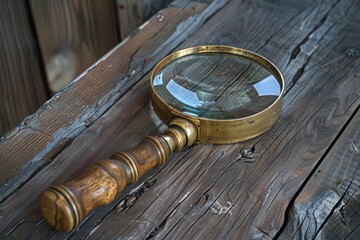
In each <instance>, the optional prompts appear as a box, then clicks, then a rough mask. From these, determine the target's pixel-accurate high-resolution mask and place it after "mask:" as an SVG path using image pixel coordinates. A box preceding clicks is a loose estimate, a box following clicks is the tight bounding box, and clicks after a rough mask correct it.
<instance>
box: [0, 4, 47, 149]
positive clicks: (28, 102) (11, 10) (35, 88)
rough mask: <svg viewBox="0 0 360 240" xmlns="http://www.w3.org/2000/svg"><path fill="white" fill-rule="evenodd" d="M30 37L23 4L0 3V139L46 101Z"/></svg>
mask: <svg viewBox="0 0 360 240" xmlns="http://www.w3.org/2000/svg"><path fill="white" fill-rule="evenodd" d="M34 34H35V32H34V29H33V27H32V22H31V17H30V16H29V13H28V9H27V5H26V3H25V2H21V1H1V2H0V85H1V90H0V136H3V135H4V134H5V133H6V132H8V131H10V130H11V129H12V128H14V127H15V126H16V125H18V124H19V123H20V122H21V121H22V120H23V119H24V118H25V117H26V116H27V115H30V114H32V113H33V112H35V111H36V110H37V109H38V108H39V107H40V106H41V105H42V104H43V103H44V102H45V101H46V99H47V97H48V96H47V86H46V80H45V76H44V72H43V71H44V69H43V65H42V61H41V59H40V52H39V49H38V46H37V42H36V36H35V35H34ZM23 127H25V126H24V125H20V126H19V128H23ZM0 142H2V140H0Z"/></svg>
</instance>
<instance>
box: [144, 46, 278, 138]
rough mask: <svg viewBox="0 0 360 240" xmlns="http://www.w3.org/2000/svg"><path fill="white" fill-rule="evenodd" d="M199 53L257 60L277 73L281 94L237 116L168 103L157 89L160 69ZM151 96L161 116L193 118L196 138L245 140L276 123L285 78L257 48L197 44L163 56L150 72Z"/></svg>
mask: <svg viewBox="0 0 360 240" xmlns="http://www.w3.org/2000/svg"><path fill="white" fill-rule="evenodd" d="M197 53H228V54H233V55H239V56H242V57H245V58H248V59H251V60H253V61H255V62H256V63H258V64H260V65H261V66H262V67H264V68H265V69H267V70H268V71H269V72H270V73H271V74H273V75H274V76H275V78H276V79H277V81H278V82H279V83H280V85H281V92H280V95H279V96H278V98H277V99H276V100H275V101H274V102H273V103H272V104H271V105H270V106H269V107H267V108H266V109H264V110H262V111H261V112H258V113H256V114H254V115H250V116H247V117H243V118H237V119H226V120H225V119H208V118H202V117H195V116H191V115H187V114H184V113H182V112H180V111H179V110H177V109H175V108H173V107H171V106H170V105H168V104H167V103H166V102H165V101H164V100H163V99H161V97H160V96H159V95H158V94H157V93H156V91H155V89H154V86H153V80H154V77H155V76H156V75H157V73H158V72H159V71H160V70H161V69H162V68H163V67H165V66H166V65H167V64H168V63H170V62H171V61H173V60H175V59H178V58H181V57H184V56H186V55H191V54H197ZM150 86H151V100H152V104H153V108H154V111H155V112H156V113H157V115H158V116H159V118H160V119H161V120H162V121H163V122H165V123H166V124H169V123H170V121H171V120H172V119H174V118H179V117H180V118H185V119H188V120H190V121H191V122H192V123H193V124H194V125H195V127H196V129H197V139H196V142H198V143H199V142H212V143H218V144H225V143H234V142H241V141H245V140H248V139H251V138H254V137H256V136H258V135H260V134H262V133H264V132H265V131H267V130H268V129H269V128H270V127H271V126H273V125H274V124H275V122H276V120H277V119H278V118H279V115H280V113H281V108H282V97H283V94H284V86H285V83H284V78H283V76H282V74H281V72H280V71H279V69H278V68H277V67H276V66H275V65H274V64H273V63H272V62H270V61H269V60H268V59H266V58H265V57H263V56H261V55H259V54H256V53H254V52H251V51H248V50H245V49H241V48H236V47H230V46H221V45H207V46H196V47H191V48H186V49H182V50H180V51H177V52H174V53H172V54H170V55H169V56H167V57H165V58H163V59H162V60H161V61H160V62H159V63H158V64H157V65H156V66H155V67H154V69H153V71H152V73H151V76H150Z"/></svg>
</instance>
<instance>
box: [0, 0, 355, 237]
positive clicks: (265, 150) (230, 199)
mask: <svg viewBox="0 0 360 240" xmlns="http://www.w3.org/2000/svg"><path fill="white" fill-rule="evenodd" d="M211 7H214V5H210V7H209V8H206V9H205V10H204V11H205V12H206V11H207V10H208V9H211ZM220 8H221V10H220V11H218V12H217V13H216V14H215V15H213V16H212V17H211V18H210V19H208V20H207V21H206V22H202V23H201V25H202V26H201V28H199V29H198V30H197V31H196V32H194V33H193V34H191V35H190V34H189V31H188V29H187V28H188V27H189V25H184V24H183V23H181V21H178V22H172V23H167V24H168V25H169V24H179V23H180V24H179V25H178V28H177V30H179V29H180V30H179V31H180V32H181V33H183V34H185V35H186V36H187V38H186V41H185V42H183V43H182V44H181V45H180V46H177V44H178V43H181V42H182V40H181V41H178V42H177V44H175V43H172V41H174V39H176V37H179V35H176V34H168V33H166V30H167V29H168V28H164V29H162V31H158V33H157V34H156V36H157V37H158V38H155V39H152V38H150V39H149V40H148V41H147V44H149V45H151V46H159V45H160V46H162V47H161V48H159V49H158V50H153V51H154V52H155V53H158V52H160V51H162V50H163V47H164V46H167V44H169V43H172V44H170V46H171V47H172V48H176V47H177V48H184V47H187V46H194V45H199V44H209V43H214V44H227V45H233V46H237V47H245V48H247V49H250V50H253V51H256V52H258V53H260V54H262V55H264V56H266V57H267V58H269V59H270V60H271V61H273V62H274V63H275V64H276V65H277V66H278V67H279V68H280V69H281V71H282V72H283V73H284V75H285V79H286V90H287V93H286V95H285V98H284V105H285V106H284V110H283V113H282V116H281V118H280V120H279V122H278V123H277V124H276V125H275V126H274V127H273V128H272V129H271V131H269V132H267V133H266V134H264V135H263V136H261V137H259V138H257V139H254V140H251V141H247V142H244V143H239V144H234V145H211V144H203V145H197V146H194V147H193V148H190V149H186V150H184V151H182V152H180V153H178V154H176V155H175V156H173V157H171V161H169V162H168V164H167V165H166V166H164V167H163V168H161V169H159V170H155V171H151V172H150V173H149V174H148V175H145V179H146V177H147V179H146V180H145V181H144V182H143V183H140V184H138V185H135V187H134V188H132V189H129V188H128V189H125V191H124V194H122V195H121V196H120V197H119V198H117V199H116V200H115V202H113V203H112V204H110V205H108V206H106V207H102V208H99V209H97V210H96V211H94V212H92V214H90V216H89V217H88V218H87V219H85V220H84V222H83V224H82V225H81V226H80V228H79V229H77V230H75V231H73V232H72V233H69V234H61V233H57V232H54V231H53V230H52V229H50V227H49V226H48V225H47V224H46V223H45V222H44V221H43V219H42V217H41V215H40V214H39V211H38V209H37V203H36V197H37V196H38V195H39V193H40V192H41V191H42V190H43V189H45V188H46V187H47V186H48V185H50V184H51V183H53V182H64V181H65V180H66V179H68V178H73V177H75V176H76V175H77V174H78V173H79V172H81V170H82V169H83V167H84V166H85V165H87V164H89V163H91V162H94V161H96V160H100V159H102V158H104V157H108V156H110V154H111V153H112V151H113V150H115V149H118V148H119V145H121V146H122V147H124V148H126V147H128V146H131V145H133V144H135V143H137V142H138V141H139V140H140V139H141V138H142V137H143V136H144V135H146V134H147V133H149V132H159V131H160V130H161V129H163V128H164V126H163V125H162V124H161V122H160V121H159V119H158V118H157V117H156V116H154V113H153V111H152V110H151V106H149V105H148V99H149V95H148V94H149V93H148V92H147V88H148V76H147V75H146V74H145V73H146V72H147V71H142V72H140V73H139V74H140V75H141V77H140V76H138V79H141V80H139V81H136V84H135V85H132V86H133V87H132V88H127V89H129V90H128V91H127V92H126V93H125V94H123V95H121V96H119V100H118V101H117V102H116V103H115V104H114V105H113V106H112V107H111V108H109V109H107V110H105V111H104V112H103V114H102V115H101V116H100V117H98V118H96V121H94V122H93V124H90V125H89V127H88V128H87V129H86V130H82V131H79V132H77V133H76V137H74V138H73V141H72V142H71V143H69V144H68V145H67V147H66V148H63V149H61V150H60V151H59V152H58V154H57V156H55V157H54V158H53V159H52V162H51V163H49V164H48V165H47V166H43V167H42V168H41V169H40V170H39V171H38V172H36V174H34V176H33V177H31V178H30V179H29V180H28V181H25V182H24V185H23V186H21V187H20V188H19V189H17V190H16V191H14V192H13V194H10V195H8V197H7V199H5V201H3V202H2V203H1V205H0V211H1V214H2V216H3V218H2V219H0V226H1V227H0V229H1V230H0V232H1V236H3V235H6V236H7V237H8V238H10V237H20V238H21V237H22V238H29V237H32V238H36V239H38V238H40V237H45V238H53V239H64V238H73V239H99V238H102V239H114V238H120V239H124V238H125V239H126V238H132V239H153V238H154V239H193V238H199V239H271V238H279V237H281V238H282V239H288V238H291V237H292V235H293V234H287V233H288V232H290V231H293V232H294V233H295V230H294V229H295V227H299V228H300V229H301V227H302V226H301V225H297V226H296V225H295V226H294V225H289V226H290V227H291V228H290V230H289V229H287V227H285V229H283V226H285V225H284V224H285V222H286V221H288V220H289V219H290V220H291V213H292V212H291V211H289V210H288V209H293V208H292V206H296V205H293V204H294V201H295V199H294V197H299V199H301V196H302V195H301V191H304V189H306V188H305V186H306V185H307V184H310V185H309V188H310V189H313V191H314V194H316V191H318V190H319V188H318V187H316V186H320V185H319V184H318V183H316V184H317V185H311V183H314V181H315V180H317V179H318V176H319V175H318V174H320V173H318V172H317V171H318V170H321V173H323V172H324V173H323V174H324V176H325V175H326V176H329V175H331V172H330V173H327V172H328V171H327V170H325V169H321V168H320V167H319V166H322V165H321V164H322V163H323V164H326V162H328V161H329V160H328V159H330V158H331V154H330V153H333V151H335V152H338V151H337V150H336V149H339V147H341V146H342V144H344V141H345V144H348V143H347V142H346V136H347V135H346V134H347V133H350V134H351V133H354V134H355V131H354V130H351V129H353V128H354V127H355V128H356V126H358V123H357V120H356V119H358V117H356V116H358V111H359V105H360V96H359V92H360V84H359V81H358V77H359V71H360V69H359V54H358V52H359V47H358V42H359V38H360V36H359V33H358V31H357V29H358V28H359V23H360V21H359V15H358V14H357V12H358V10H359V8H360V6H359V3H358V2H357V1H335V0H328V1H321V2H315V1H301V2H300V1H297V2H295V1H285V0H281V1H271V0H266V1H265V0H261V1H260V0H258V1H236V0H233V1H230V2H229V3H228V4H226V5H225V6H224V7H220ZM213 9H214V8H213ZM215 9H218V8H215ZM164 13H165V12H164ZM207 14H208V15H207V16H211V15H212V14H210V13H207ZM197 16H198V15H197ZM166 19H167V18H166V17H165V18H164V19H163V21H164V20H166ZM197 19H198V20H199V19H200V20H201V21H202V20H204V19H206V17H205V18H203V17H200V18H197ZM195 22H196V21H195ZM150 23H151V22H150ZM150 23H149V24H150ZM158 23H160V24H162V21H159V22H158ZM187 23H190V22H187ZM191 23H194V22H191ZM146 26H148V25H146ZM146 26H145V28H146ZM145 28H144V29H145ZM174 28H176V27H174V26H172V27H170V29H174ZM141 31H142V30H141ZM141 31H139V33H138V34H141ZM164 31H165V32H164ZM174 31H176V30H174ZM190 32H191V31H190ZM163 38H164V39H166V40H165V41H164V40H162V41H160V39H163ZM129 41H132V39H131V38H130V39H129ZM159 41H160V43H159ZM170 46H168V47H167V48H166V49H168V50H169V49H170ZM169 51H171V50H169ZM154 52H152V51H149V50H147V49H146V48H140V49H139V50H138V51H137V52H136V54H135V57H134V58H133V62H136V63H138V64H140V65H141V61H142V60H141V56H149V54H150V56H153V55H152V54H154ZM112 54H114V55H116V54H115V52H113V53H112ZM111 56H112V55H111ZM156 56H158V55H156ZM109 59H111V58H110V57H109ZM106 61H108V59H105V60H104V62H106ZM133 62H132V63H133ZM104 64H105V63H104ZM129 69H133V68H132V67H130V68H129ZM98 70H99V69H98ZM138 70H139V69H136V71H135V73H138V72H139V71H138ZM129 72H130V73H131V72H132V71H129ZM105 77H108V75H106V74H105ZM110 79H111V78H110ZM131 81H135V80H131ZM134 83H135V82H134ZM71 88H72V87H71ZM78 90H80V89H78ZM68 91H69V90H68ZM76 93H78V94H79V92H76ZM80 93H81V91H80ZM109 94H112V93H111V92H110V93H109ZM96 97H99V96H96ZM57 100H58V99H57ZM85 113H86V112H85ZM85 113H83V112H80V113H79V112H78V114H80V116H82V115H81V114H85ZM356 114H357V115H356ZM70 115H71V114H70ZM347 128H349V130H347ZM68 129H71V130H73V128H68ZM354 136H355V135H354ZM356 144H357V143H355V145H353V146H355V147H356V148H357V145H356ZM347 146H348V145H347ZM332 148H334V150H332ZM356 148H353V147H352V149H356ZM336 156H338V155H336ZM355 156H356V155H355ZM331 159H333V158H331ZM335 159H337V157H335ZM355 159H356V160H357V158H355ZM333 161H336V160H333ZM352 162H357V161H352ZM74 163H76V164H74ZM354 164H356V163H354ZM354 164H350V163H349V164H348V163H347V162H344V161H343V162H342V163H341V164H340V163H339V166H342V167H341V168H337V167H336V165H332V166H333V167H335V168H336V169H337V171H338V173H337V172H335V173H334V174H333V176H335V175H336V174H341V172H343V173H346V174H347V175H346V176H354V180H353V182H352V183H351V184H350V183H349V181H345V182H344V183H341V184H340V185H339V186H344V187H346V186H350V187H349V189H348V190H350V194H353V195H349V196H347V195H346V194H345V196H344V198H343V199H344V200H347V199H349V200H348V201H347V202H346V204H345V205H344V208H343V209H342V210H340V209H341V206H339V207H340V208H339V210H337V209H338V208H336V207H335V208H333V211H332V210H330V211H329V212H330V213H329V214H327V215H326V217H325V218H326V221H324V220H322V221H321V219H322V218H321V216H319V217H318V218H317V220H316V221H319V222H323V223H324V224H323V226H322V227H321V229H322V230H321V231H322V232H321V234H320V232H319V235H318V236H326V237H328V236H329V235H333V236H335V234H333V232H331V231H330V230H334V231H335V229H339V230H340V232H341V234H342V235H340V236H345V235H346V234H347V235H348V236H349V237H350V238H351V237H356V234H357V233H358V231H359V230H358V229H359V228H358V227H357V226H358V225H359V222H357V221H358V220H357V215H350V212H353V211H354V212H356V211H357V209H358V205H357V198H356V194H357V193H358V190H357V188H358V181H357V180H356V179H357V178H355V175H354V174H355V173H354V170H355V169H353V168H352V167H353V165H354ZM328 166H330V165H328ZM331 169H333V168H331ZM340 170H341V171H340ZM329 171H331V170H329ZM315 175H316V176H315ZM323 179H324V180H325V177H324V178H323ZM44 180H46V181H44ZM328 184H331V186H333V184H334V183H333V182H331V180H330V181H329V183H328ZM341 189H342V188H341ZM319 191H320V190H319ZM338 191H340V190H338ZM341 191H342V192H343V193H346V192H347V191H346V190H344V189H343V190H341ZM319 194H320V192H319ZM318 196H319V198H321V197H322V198H326V195H325V196H324V195H321V194H320V195H318ZM350 196H353V197H350ZM319 198H317V199H319ZM316 204H317V203H316V201H315V202H314V206H316ZM335 205H336V204H335ZM335 205H332V206H335ZM330 206H331V205H330ZM338 212H339V214H340V215H341V214H344V216H345V217H346V218H341V219H340V218H339V217H338V216H339V214H338ZM341 216H342V215H341ZM339 219H340V220H344V221H345V222H346V221H349V222H348V223H347V226H348V227H349V231H346V230H343V229H342V227H343V225H342V224H341V223H339ZM350 219H351V220H352V221H354V222H351V221H350ZM3 220H5V221H3ZM1 221H2V222H1ZM4 222H5V223H6V225H2V224H3V223H4ZM292 222H293V223H296V221H295V220H294V221H292ZM305 223H306V221H305V222H304V224H305ZM333 226H337V227H338V228H336V227H333ZM304 227H306V226H305V225H304ZM296 229H297V228H296ZM282 230H284V231H282ZM281 233H283V235H280V234H281ZM289 235H291V236H289ZM296 236H297V235H296ZM355 239H356V238H355Z"/></svg>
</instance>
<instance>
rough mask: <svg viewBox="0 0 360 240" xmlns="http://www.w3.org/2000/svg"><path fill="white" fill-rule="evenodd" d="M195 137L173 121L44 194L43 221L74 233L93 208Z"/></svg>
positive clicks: (190, 127) (180, 122) (186, 124)
mask: <svg viewBox="0 0 360 240" xmlns="http://www.w3.org/2000/svg"><path fill="white" fill-rule="evenodd" d="M196 137H197V130H196V128H195V126H194V125H193V124H192V123H191V122H189V121H187V120H184V119H175V120H173V121H172V122H171V123H170V126H169V128H168V129H167V130H166V131H165V133H164V135H162V136H160V137H157V136H147V137H145V138H144V139H143V140H142V141H141V142H140V143H139V144H137V145H135V146H133V147H132V148H130V149H129V150H128V151H120V152H116V153H115V154H113V156H112V157H111V159H109V160H102V161H100V162H98V163H96V164H94V165H93V166H91V167H90V168H89V169H88V170H87V171H86V172H84V173H83V174H82V175H81V176H80V177H79V178H78V179H76V180H74V181H71V182H69V183H65V184H62V185H57V186H52V187H50V188H48V189H47V190H46V191H44V192H43V193H42V194H41V196H40V208H41V211H42V213H43V215H44V217H45V219H46V220H47V221H48V222H49V224H50V225H51V226H52V227H54V228H55V229H56V230H58V231H62V232H68V231H71V230H73V229H74V228H75V227H76V226H78V225H79V223H80V222H81V221H82V219H83V218H84V216H86V215H87V214H88V213H89V212H91V211H92V210H93V209H94V208H96V207H98V206H101V205H105V204H109V203H110V202H112V201H113V200H114V199H115V198H116V197H117V196H118V195H119V194H120V193H121V192H122V190H123V189H124V188H125V186H126V185H128V184H132V183H135V182H136V181H138V179H139V178H140V177H141V176H142V175H143V174H144V173H145V172H147V171H148V170H150V169H152V168H154V167H157V166H161V165H162V164H164V163H165V162H166V160H167V159H168V157H169V155H170V153H171V152H173V151H175V150H180V149H182V148H183V147H185V146H191V145H192V144H194V142H195V140H196Z"/></svg>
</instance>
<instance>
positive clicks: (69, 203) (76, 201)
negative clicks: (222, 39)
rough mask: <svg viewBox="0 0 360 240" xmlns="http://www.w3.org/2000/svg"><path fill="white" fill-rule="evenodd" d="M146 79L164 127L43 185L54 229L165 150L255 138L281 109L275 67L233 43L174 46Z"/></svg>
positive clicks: (76, 219)
mask: <svg viewBox="0 0 360 240" xmlns="http://www.w3.org/2000/svg"><path fill="white" fill-rule="evenodd" d="M150 80H151V100H152V105H153V108H154V111H155V112H156V113H157V115H158V116H159V118H160V119H161V120H162V121H163V122H165V123H166V124H168V126H169V127H168V129H167V130H165V131H164V133H163V134H162V135H161V136H147V137H145V138H144V139H143V140H142V141H140V143H138V144H137V145H135V146H133V147H132V148H130V149H129V150H127V151H119V152H116V153H114V154H113V155H112V156H111V157H110V159H108V160H102V161H100V162H97V163H96V164H94V165H93V166H91V167H90V168H89V169H88V170H87V171H86V172H85V173H83V174H82V175H81V176H80V177H79V178H78V179H76V180H73V181H71V182H69V183H65V184H62V185H57V186H52V187H50V188H48V189H47V190H46V191H44V192H43V193H42V194H41V197H40V208H41V211H42V213H43V215H44V217H45V219H46V220H47V221H48V222H49V224H50V225H51V226H52V227H54V228H55V229H57V230H58V231H62V232H68V231H71V230H72V229H74V228H75V227H76V226H78V225H79V224H80V222H81V221H82V219H83V218H84V216H86V215H87V214H88V213H89V212H90V211H92V210H93V209H94V208H96V207H98V206H101V205H105V204H108V203H110V202H112V201H113V200H114V199H115V198H116V197H117V196H118V195H119V194H120V193H121V192H122V190H123V189H124V187H125V186H126V185H129V184H132V183H135V182H136V181H138V179H139V178H140V177H141V176H142V175H143V174H144V173H145V172H147V171H148V170H150V169H152V168H154V167H158V166H161V165H163V164H164V163H165V162H166V160H167V159H168V157H169V155H170V153H171V152H174V151H180V150H181V149H183V148H184V147H189V146H191V145H193V144H194V143H204V142H210V143H215V144H225V143H236V142H241V141H245V140H248V139H251V138H254V137H256V136H258V135H260V134H262V133H264V132H265V131H267V130H268V129H269V128H271V126H272V125H274V123H275V122H276V120H277V119H278V117H279V115H280V112H281V107H282V96H283V92H284V80H283V77H282V75H281V73H280V71H279V70H278V69H277V68H276V67H275V65H274V64H272V63H271V62H270V61H269V60H267V59H266V58H264V57H262V56H260V55H258V54H256V53H253V52H250V51H247V50H244V49H240V48H235V47H229V46H217V45H209V46H197V47H192V48H187V49H183V50H180V51H178V52H175V53H173V54H171V55H169V56H167V57H165V58H164V59H163V60H161V61H160V62H159V63H158V64H157V65H156V66H155V68H154V69H153V71H152V74H151V79H150Z"/></svg>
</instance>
